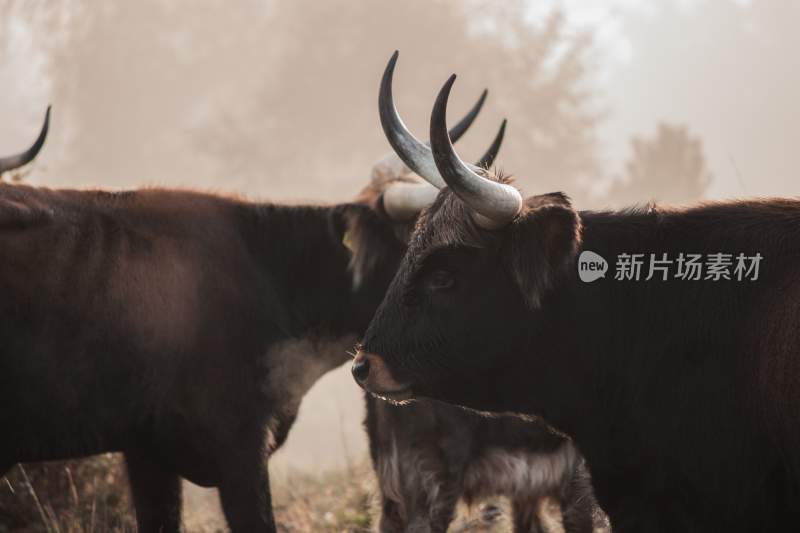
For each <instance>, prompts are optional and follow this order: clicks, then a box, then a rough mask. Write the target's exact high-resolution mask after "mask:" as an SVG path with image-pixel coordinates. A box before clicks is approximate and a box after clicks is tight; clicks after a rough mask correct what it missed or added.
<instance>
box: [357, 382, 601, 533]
mask: <svg viewBox="0 0 800 533" xmlns="http://www.w3.org/2000/svg"><path fill="white" fill-rule="evenodd" d="M366 400H367V418H366V421H365V426H366V428H367V433H368V434H369V440H370V454H371V456H372V462H373V466H374V467H375V472H376V474H377V476H378V486H379V489H380V493H381V518H380V523H379V528H380V531H381V532H383V533H400V532H403V531H430V532H431V533H433V532H441V533H444V532H445V531H447V528H448V526H449V524H450V522H451V521H452V519H453V515H454V512H455V507H456V504H457V503H458V501H459V500H460V499H463V500H464V501H466V502H467V503H473V502H477V501H479V500H481V499H484V498H487V497H492V496H507V497H508V498H509V499H510V501H511V505H512V513H513V523H514V531H517V532H524V533H538V532H543V531H545V530H544V529H543V527H542V523H541V521H540V520H541V516H540V513H541V510H542V508H543V506H544V505H546V504H547V503H550V502H553V503H555V504H558V505H560V507H561V513H562V517H563V524H564V531H566V532H567V533H579V532H585V533H591V531H592V530H593V512H594V496H593V495H592V490H591V483H590V480H589V475H588V473H587V472H586V470H585V467H584V461H583V458H582V457H580V455H579V454H578V452H577V451H576V450H575V448H574V447H573V446H572V443H571V442H569V440H568V439H566V438H564V437H562V436H561V435H558V434H556V433H555V432H553V431H552V430H550V429H549V428H547V426H545V425H544V424H543V423H541V421H530V422H526V421H523V420H521V419H519V418H516V417H511V416H503V417H498V418H486V417H482V416H479V415H477V414H475V413H472V412H470V411H467V410H465V409H461V408H459V407H454V406H451V405H447V404H444V403H440V402H434V401H420V402H416V403H413V404H411V405H406V406H395V405H391V404H390V403H388V402H385V401H381V400H378V399H376V398H374V397H372V396H370V395H367V397H366Z"/></svg>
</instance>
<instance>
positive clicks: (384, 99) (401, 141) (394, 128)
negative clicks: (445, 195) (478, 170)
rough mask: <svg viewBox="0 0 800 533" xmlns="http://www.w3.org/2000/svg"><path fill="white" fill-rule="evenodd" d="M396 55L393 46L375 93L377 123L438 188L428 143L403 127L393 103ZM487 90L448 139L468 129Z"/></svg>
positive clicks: (400, 152)
mask: <svg viewBox="0 0 800 533" xmlns="http://www.w3.org/2000/svg"><path fill="white" fill-rule="evenodd" d="M399 55H400V53H399V52H398V51H397V50H395V52H394V54H392V57H391V58H390V59H389V63H388V64H387V65H386V70H384V72H383V78H381V88H380V92H379V94H378V110H379V112H380V117H381V126H383V131H384V133H385V134H386V138H387V139H388V140H389V144H390V145H392V148H393V149H394V151H395V153H396V154H397V155H398V157H400V159H401V160H402V161H403V163H405V164H406V166H407V167H408V168H410V169H411V170H412V171H414V172H415V173H416V174H417V175H419V176H421V177H422V178H424V179H425V180H426V181H428V182H430V183H431V184H433V185H435V186H436V187H437V188H439V189H441V188H442V187H444V186H445V183H444V180H443V179H442V177H441V176H439V172H438V171H437V170H436V164H435V163H434V162H433V155H432V154H431V149H430V145H429V144H428V143H423V142H422V141H420V140H419V139H417V138H416V137H414V135H413V134H412V133H411V132H410V131H409V130H408V128H406V126H405V124H404V123H403V120H402V119H401V118H400V115H399V114H398V113H397V108H396V107H395V105H394V96H393V94H392V79H393V77H394V68H395V65H396V64H397V58H398V57H399ZM488 94H489V91H488V90H487V89H484V90H483V92H482V93H481V96H480V98H478V101H477V102H475V105H473V106H472V109H470V110H469V112H468V113H467V114H466V115H464V118H462V119H461V120H459V121H458V124H456V125H455V126H453V127H452V129H450V132H449V135H450V139H451V140H452V142H456V141H458V140H459V139H460V138H461V136H462V135H464V133H466V131H467V130H468V129H469V127H470V126H471V125H472V123H473V122H474V121H475V118H476V117H477V116H478V113H479V112H480V110H481V108H482V107H483V103H484V102H485V101H486V96H487V95H488ZM495 142H497V139H495ZM500 142H502V135H500ZM493 146H494V145H493ZM499 148H500V147H499V145H498V146H497V147H496V148H494V151H495V153H496V151H497V150H498V149H499ZM491 152H492V149H491V148H490V150H489V152H487V155H488V154H489V153H491ZM484 157H486V156H484Z"/></svg>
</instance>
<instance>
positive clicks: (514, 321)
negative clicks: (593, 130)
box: [355, 191, 800, 532]
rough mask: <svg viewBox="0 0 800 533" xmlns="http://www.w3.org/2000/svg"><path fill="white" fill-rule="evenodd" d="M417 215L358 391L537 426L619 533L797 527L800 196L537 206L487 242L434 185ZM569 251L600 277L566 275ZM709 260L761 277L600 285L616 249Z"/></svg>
mask: <svg viewBox="0 0 800 533" xmlns="http://www.w3.org/2000/svg"><path fill="white" fill-rule="evenodd" d="M423 216H424V220H423V221H422V222H421V223H420V224H419V225H418V226H417V230H416V233H415V235H414V236H413V237H412V240H411V243H410V247H409V252H408V253H407V255H406V257H405V259H404V262H403V265H402V266H401V268H400V270H399V271H398V274H397V276H396V278H395V280H394V281H393V283H392V286H391V287H390V289H389V291H388V292H387V295H386V297H385V300H384V302H383V304H382V305H381V307H380V308H379V309H378V311H377V313H376V315H375V317H374V319H373V322H372V324H371V325H370V327H369V329H368V332H367V335H366V337H365V340H364V343H363V351H362V352H361V353H360V355H359V357H358V358H357V361H356V364H357V365H361V366H360V368H356V371H355V374H356V376H357V378H358V379H359V381H360V382H361V383H362V384H363V385H364V386H365V387H366V388H367V389H368V390H372V391H375V392H378V393H380V394H382V395H384V396H389V397H390V398H395V399H399V400H404V399H407V398H409V397H412V396H415V395H416V396H422V397H432V398H437V399H440V400H444V401H448V402H452V403H456V404H460V405H465V406H469V407H473V408H476V409H480V410H486V411H498V412H506V411H513V412H518V413H530V414H538V415H542V416H544V417H545V418H546V419H547V420H548V421H549V422H550V423H552V424H553V425H554V426H556V427H558V428H559V429H561V430H563V431H565V432H566V433H568V434H570V435H571V436H573V437H574V439H575V442H576V444H577V446H578V448H579V449H580V450H581V452H582V453H583V454H584V455H585V456H586V458H587V461H588V465H589V469H590V471H591V474H592V479H593V483H594V487H595V491H596V494H597V498H598V501H599V503H600V505H601V506H602V507H603V508H604V509H605V510H606V511H607V512H608V514H609V517H610V519H611V523H612V525H613V526H614V528H615V531H623V532H626V531H742V532H744V531H781V530H785V528H786V527H787V526H786V524H787V523H791V524H794V525H795V526H796V525H797V524H798V523H799V522H798V520H800V335H799V334H798V325H800V284H798V271H799V270H800V259H799V258H800V202H798V201H794V200H770V201H742V202H731V203H721V204H710V205H706V206H700V207H696V208H691V209H680V210H669V209H665V210H661V209H657V208H654V207H653V208H649V209H647V210H633V211H628V212H621V213H592V212H580V213H578V212H576V211H574V210H573V209H572V207H571V206H570V204H569V202H568V201H567V200H566V199H565V198H564V197H563V196H561V195H546V196H540V197H533V198H529V199H528V200H527V201H526V206H525V208H524V209H523V211H522V213H521V214H520V215H519V217H518V218H517V219H516V220H514V221H513V222H511V223H510V225H508V226H507V227H505V228H502V229H499V230H484V229H481V228H479V227H477V226H476V224H475V223H474V221H473V217H472V216H471V213H470V211H469V210H468V209H467V208H466V207H465V206H464V205H463V204H462V203H461V201H460V200H459V198H457V197H456V196H455V195H454V194H453V193H452V192H450V191H446V192H444V193H442V194H441V195H440V197H439V198H438V200H437V202H436V203H435V204H434V206H433V207H432V208H431V209H430V210H429V211H428V212H427V214H426V215H423ZM582 250H591V251H594V252H596V253H598V254H600V255H601V256H603V257H605V258H607V259H608V260H610V261H612V263H611V265H612V266H611V268H612V270H611V272H609V273H608V274H607V276H606V279H600V280H597V281H594V282H592V283H584V282H582V281H580V280H579V278H578V273H577V258H578V254H579V252H580V251H582ZM718 252H725V253H731V254H733V256H734V257H735V256H736V255H737V254H738V253H744V254H746V256H748V257H754V256H756V255H757V254H760V255H761V256H762V257H763V260H762V262H761V264H760V272H759V278H758V279H757V280H755V281H752V280H748V279H745V280H743V281H737V280H736V278H735V277H734V278H733V279H730V280H727V279H721V280H719V281H711V280H699V281H690V280H681V279H674V277H672V276H674V274H675V272H674V271H673V272H672V274H671V275H670V276H671V277H670V279H669V280H667V281H662V280H661V274H660V273H656V275H655V278H654V279H651V280H650V281H646V280H645V278H646V277H647V275H648V272H647V266H645V267H643V271H642V273H641V279H640V280H639V281H632V280H626V281H622V280H620V281H617V280H614V279H613V278H614V270H613V269H614V266H613V265H614V263H613V261H614V259H615V258H616V257H617V256H618V255H619V254H624V253H641V254H645V255H644V257H648V256H649V254H650V253H655V254H656V255H657V257H659V258H660V257H661V254H663V253H666V254H667V255H668V257H671V258H673V259H675V258H677V257H679V256H680V254H681V253H684V254H686V253H700V254H702V255H703V257H706V256H707V254H713V253H718ZM705 275H706V274H704V276H705ZM365 361H366V362H369V366H368V367H367V372H365V371H364V366H363V364H364V362H365Z"/></svg>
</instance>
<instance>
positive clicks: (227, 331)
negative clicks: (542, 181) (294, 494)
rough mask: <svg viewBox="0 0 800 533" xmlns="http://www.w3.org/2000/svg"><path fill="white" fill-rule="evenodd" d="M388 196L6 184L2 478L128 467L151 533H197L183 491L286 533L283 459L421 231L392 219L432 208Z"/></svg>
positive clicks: (142, 521)
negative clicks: (191, 531)
mask: <svg viewBox="0 0 800 533" xmlns="http://www.w3.org/2000/svg"><path fill="white" fill-rule="evenodd" d="M481 102H482V100H481ZM479 103H480V102H479ZM477 107H479V106H477ZM477 107H476V109H474V110H473V112H472V113H470V115H469V116H468V117H467V119H466V120H467V121H466V123H465V122H463V121H462V122H461V123H459V124H458V125H456V127H455V128H454V130H455V131H454V132H451V134H452V135H453V136H454V137H458V136H459V135H460V134H461V133H463V131H464V130H465V129H466V127H467V126H468V125H469V122H471V120H472V119H473V118H474V115H475V114H476V113H477ZM37 142H38V141H37ZM36 150H38V149H36ZM36 150H34V152H35V151H36ZM28 154H29V155H28V156H25V157H23V158H17V159H16V160H14V161H16V163H19V162H23V161H24V160H26V159H27V160H30V159H31V158H32V156H30V151H29V152H28ZM33 155H35V153H33ZM490 158H491V157H490ZM12 162H13V161H12ZM24 162H27V161H24ZM16 163H15V164H16ZM11 166H13V165H12V164H9V165H6V167H4V170H8V169H10V167H11ZM383 185H384V186H383V187H380V186H378V187H377V189H376V187H372V188H371V189H370V190H369V191H367V192H366V193H365V195H364V197H363V198H361V199H360V201H359V202H354V203H350V204H340V205H335V206H281V205H274V204H265V203H251V202H246V201H241V200H236V199H231V198H226V197H222V196H217V195H210V194H202V193H198V192H192V191H174V190H162V189H142V190H137V191H125V192H116V193H111V192H105V191H76V190H50V189H45V188H33V187H28V186H22V185H14V186H12V185H4V184H0V251H2V254H1V255H2V257H3V261H2V262H0V294H2V298H0V339H2V345H0V391H3V397H4V402H3V403H2V405H0V428H3V429H4V431H5V433H4V435H3V438H2V439H0V475H2V474H3V473H4V472H5V471H6V470H7V469H8V468H9V467H10V466H11V465H13V464H14V463H16V462H28V461H43V460H56V459H64V458H72V457H80V456H85V455H90V454H96V453H101V452H107V451H121V452H123V453H124V455H125V460H126V463H127V467H128V475H129V479H130V484H131V488H132V493H133V501H134V505H135V507H136V514H137V521H138V524H139V531H142V532H151V531H152V532H161V533H166V532H175V531H178V530H179V529H180V498H181V496H180V478H181V477H183V478H186V479H188V480H190V481H192V482H194V483H196V484H198V485H202V486H215V487H218V488H219V492H220V497H221V500H222V506H223V510H224V512H225V517H226V519H227V521H228V523H229V525H230V527H231V529H232V530H233V531H235V532H256V531H273V530H274V529H275V525H274V519H273V516H272V508H271V501H270V492H269V482H268V470H267V461H266V458H267V456H268V455H269V453H270V452H271V451H273V450H274V449H276V448H277V447H279V446H280V445H281V444H282V443H283V441H284V440H285V438H286V436H287V433H288V430H289V428H290V427H291V424H292V422H293V421H294V417H295V416H296V413H297V408H298V405H299V402H300V399H301V398H302V396H303V394H304V393H305V391H306V390H308V388H309V387H310V386H311V384H312V383H313V382H314V381H315V380H316V378H317V377H319V376H320V375H322V374H323V373H324V372H326V371H327V370H329V369H331V368H333V367H335V366H338V365H340V364H342V363H343V362H344V361H345V360H346V359H347V355H346V348H347V347H349V346H352V343H353V340H354V339H355V336H356V335H358V334H359V333H360V332H362V331H363V329H364V328H365V326H366V324H367V323H368V321H369V317H370V316H371V315H372V312H373V311H374V310H375V308H376V307H377V305H378V303H379V302H380V299H381V297H382V295H383V291H384V290H385V288H386V286H387V285H388V283H389V280H390V279H391V276H392V274H393V272H394V270H395V268H396V266H397V264H398V263H399V260H400V257H401V254H402V251H403V249H404V245H403V244H402V243H401V242H400V241H399V240H398V239H397V237H396V236H395V231H396V230H397V226H398V225H405V224H407V223H406V222H397V223H396V222H395V221H394V219H393V218H391V216H386V214H387V213H388V214H391V213H407V212H409V211H410V209H409V203H413V202H410V200H416V201H421V199H424V198H430V194H429V193H425V192H420V190H422V189H424V190H427V189H428V188H429V186H427V185H426V186H422V185H416V187H422V189H414V188H413V187H415V185H413V184H408V183H404V184H402V185H403V186H402V187H401V186H400V185H397V186H396V187H397V188H395V186H393V185H392V186H389V185H388V184H386V183H383ZM426 195H427V196H426ZM368 203H370V204H371V205H367V204H368ZM378 208H380V211H379V210H378ZM367 248H368V249H369V254H365V253H364V250H366V249H367ZM376 258H378V259H376Z"/></svg>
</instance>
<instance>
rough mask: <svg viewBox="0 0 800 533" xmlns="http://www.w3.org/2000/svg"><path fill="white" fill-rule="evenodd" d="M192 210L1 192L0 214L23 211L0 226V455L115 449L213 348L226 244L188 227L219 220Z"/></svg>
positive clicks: (147, 197)
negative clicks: (2, 438)
mask: <svg viewBox="0 0 800 533" xmlns="http://www.w3.org/2000/svg"><path fill="white" fill-rule="evenodd" d="M189 198H190V199H192V198H193V200H187V199H184V198H182V197H181V196H180V195H176V196H175V197H172V196H170V195H169V194H166V193H164V196H163V197H162V196H160V195H159V193H158V192H156V191H152V192H143V193H121V194H118V195H114V194H108V193H91V192H87V193H83V192H75V191H47V190H41V189H30V188H23V187H20V188H17V187H13V186H12V187H9V186H4V187H0V211H2V210H3V208H4V207H5V206H4V205H3V201H6V204H7V203H8V202H9V201H10V200H13V204H14V207H15V208H16V209H17V210H18V211H20V210H21V212H25V210H26V209H27V212H25V216H14V215H15V213H14V212H11V211H9V210H6V211H5V212H2V213H0V257H2V261H0V295H2V298H0V339H2V344H1V345H0V390H2V391H3V394H4V396H5V399H6V400H7V401H5V402H3V403H2V404H0V427H3V428H4V429H7V430H8V429H10V430H11V431H10V432H9V433H10V434H11V435H13V436H12V438H11V439H10V440H7V441H6V444H5V445H2V444H0V446H6V447H13V448H14V449H13V450H12V452H14V453H16V454H20V453H23V452H24V453H27V454H31V455H32V457H18V459H19V460H23V459H36V458H38V457H40V456H41V457H51V456H52V455H53V453H51V452H52V450H45V449H40V448H46V447H52V446H51V444H49V443H57V442H67V443H69V444H68V445H67V446H66V448H68V449H64V450H63V451H59V452H56V455H61V454H63V455H65V456H68V455H75V454H80V453H92V452H95V451H100V450H103V449H118V448H120V446H121V444H122V442H127V441H129V440H130V438H131V434H132V433H135V432H136V431H137V429H138V428H140V427H142V426H146V425H147V424H149V423H151V419H153V418H154V417H157V416H159V413H158V411H159V409H161V406H162V405H164V404H165V403H166V402H165V398H166V397H167V396H170V395H175V394H180V392H181V391H180V387H181V383H180V376H181V375H182V373H183V372H184V369H185V367H186V366H187V364H188V363H187V361H186V359H187V357H188V354H193V355H194V356H195V357H197V356H198V354H199V357H200V359H202V357H203V350H202V349H200V348H199V346H204V347H205V349H206V353H209V350H212V349H213V346H212V345H213V344H214V339H213V338H212V339H209V338H208V336H207V332H208V331H212V330H211V329H210V328H211V326H212V324H211V323H212V322H213V321H214V319H215V317H212V316H208V313H207V312H206V311H205V310H206V309H207V308H208V307H209V306H208V305H207V304H208V301H207V300H208V299H214V298H217V299H220V298H222V299H224V298H226V297H228V298H229V299H230V300H231V301H234V300H235V296H233V295H228V296H225V294H226V293H230V292H231V290H232V289H230V287H229V288H228V289H227V291H226V288H225V287H216V290H214V289H215V287H214V285H215V284H218V283H224V280H223V281H222V282H219V281H210V280H218V279H219V274H220V272H222V274H224V270H225V269H224V267H220V266H218V265H215V263H214V261H215V257H216V258H217V260H218V261H219V256H220V255H221V250H220V249H219V246H220V245H219V242H222V241H224V240H225V239H224V238H221V237H219V236H216V237H215V236H213V235H211V236H204V233H203V232H202V231H198V229H197V226H198V220H202V219H203V218H207V219H211V220H212V221H213V224H211V226H212V227H213V228H215V229H214V231H216V232H220V231H224V226H225V219H224V217H223V218H220V214H219V213H218V212H217V211H216V210H215V209H213V208H212V207H211V205H210V204H209V205H205V206H203V205H202V204H203V202H202V201H201V200H199V199H198V198H195V197H192V196H189ZM200 198H202V197H200ZM187 201H190V202H195V203H196V205H191V206H186V205H185V203H186V202H187ZM189 207H191V208H189ZM192 208H193V209H192ZM227 242H228V244H227V246H228V248H229V249H228V252H229V253H228V256H229V257H228V258H226V259H227V260H233V259H231V256H236V254H237V250H236V249H235V248H232V249H231V247H232V246H235V245H233V244H231V242H234V241H231V240H230V239H228V240H227ZM201 265H202V267H201ZM211 272H213V273H214V274H215V275H212V274H211ZM223 277H224V276H223ZM226 303H227V302H226ZM203 304H206V305H203ZM212 307H213V306H212ZM234 311H235V310H234ZM204 335H205V337H204ZM208 357H211V356H208ZM59 446H60V445H59ZM57 447H58V446H57Z"/></svg>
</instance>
